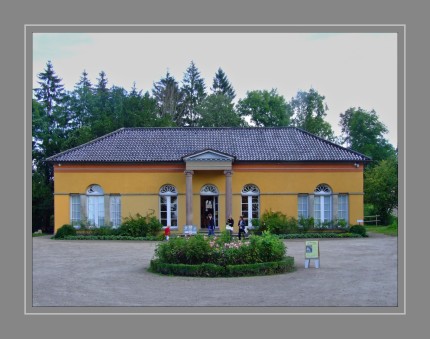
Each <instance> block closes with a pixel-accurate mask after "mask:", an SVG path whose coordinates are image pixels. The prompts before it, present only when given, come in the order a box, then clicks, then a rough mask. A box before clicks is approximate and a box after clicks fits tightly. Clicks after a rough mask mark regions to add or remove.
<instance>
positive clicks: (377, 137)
mask: <svg viewBox="0 0 430 339" xmlns="http://www.w3.org/2000/svg"><path fill="white" fill-rule="evenodd" d="M339 126H340V127H341V130H342V140H343V143H344V144H346V146H347V147H349V148H351V149H353V150H355V151H357V152H360V153H362V154H365V155H367V156H369V157H371V158H372V160H373V163H374V164H377V163H378V162H379V161H381V160H383V159H387V158H390V157H392V156H394V155H395V149H394V147H393V146H392V145H391V144H390V143H389V142H388V141H387V140H386V139H385V138H384V134H386V133H387V132H388V130H387V128H386V127H385V125H384V124H383V123H382V122H381V121H379V118H378V115H377V114H376V112H375V111H374V110H372V111H370V112H368V111H366V110H364V109H362V108H360V107H359V108H357V109H356V108H355V107H352V108H349V109H347V110H346V111H345V112H344V113H341V114H340V122H339Z"/></svg>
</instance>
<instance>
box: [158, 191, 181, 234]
mask: <svg viewBox="0 0 430 339" xmlns="http://www.w3.org/2000/svg"><path fill="white" fill-rule="evenodd" d="M163 198H164V199H165V200H166V202H163V201H162V199H163ZM158 202H159V208H158V210H159V211H160V215H159V220H160V222H161V223H162V224H163V221H164V220H165V222H166V225H164V224H163V228H166V227H167V225H169V226H170V228H172V229H177V228H178V191H177V190H176V187H175V186H173V185H171V184H166V185H163V186H162V187H161V188H160V193H159V199H158ZM163 204H166V214H167V215H166V219H162V218H161V207H162V205H163ZM172 217H174V218H172ZM172 220H176V225H172Z"/></svg>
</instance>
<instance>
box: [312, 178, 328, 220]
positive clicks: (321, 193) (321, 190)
mask: <svg viewBox="0 0 430 339" xmlns="http://www.w3.org/2000/svg"><path fill="white" fill-rule="evenodd" d="M314 194H315V199H314V219H315V224H316V225H322V224H324V223H329V222H331V221H332V190H331V188H330V187H329V186H328V185H326V184H320V185H318V186H317V187H316V188H315V190H314Z"/></svg>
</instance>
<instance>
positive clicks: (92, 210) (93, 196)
mask: <svg viewBox="0 0 430 339" xmlns="http://www.w3.org/2000/svg"><path fill="white" fill-rule="evenodd" d="M87 207H88V210H87V216H88V224H89V225H90V226H95V227H100V226H104V224H105V206H104V192H103V189H102V188H101V187H100V186H98V185H91V186H90V187H88V189H87Z"/></svg>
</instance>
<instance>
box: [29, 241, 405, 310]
mask: <svg viewBox="0 0 430 339" xmlns="http://www.w3.org/2000/svg"><path fill="white" fill-rule="evenodd" d="M397 240H398V239H397V238H396V237H388V236H381V235H371V236H370V237H369V238H360V239H320V253H321V260H320V268H318V269H317V268H315V267H314V263H313V261H312V262H311V266H310V268H308V269H305V268H304V250H305V248H304V247H305V246H304V243H305V240H285V244H286V246H287V255H290V256H294V258H295V266H296V271H295V272H292V273H287V274H281V275H272V276H259V277H241V278H190V277H172V276H161V275H158V274H153V273H150V272H148V271H147V267H148V266H149V261H150V260H151V258H152V256H153V254H154V249H155V248H156V245H157V243H155V242H134V241H60V240H51V239H50V238H49V237H38V238H33V262H29V263H27V265H32V271H33V277H32V278H33V282H32V283H33V295H32V298H33V307H38V306H63V307H67V306H81V307H85V306H140V307H148V306H158V307H161V306H170V307H172V306H179V307H189V306H206V307H214V306H223V307H225V306H246V307H253V306H258V307H264V306H272V307H278V306H282V307H293V306H294V307H295V306H298V307H301V306H318V307H323V306H344V307H357V306H367V307H374V306H379V307H381V306H383V307H396V306H398V299H397V298H398V296H397V293H398V286H397V278H398V277H397V274H398V265H397Z"/></svg>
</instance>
